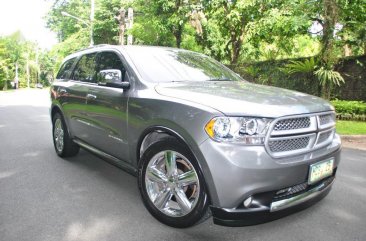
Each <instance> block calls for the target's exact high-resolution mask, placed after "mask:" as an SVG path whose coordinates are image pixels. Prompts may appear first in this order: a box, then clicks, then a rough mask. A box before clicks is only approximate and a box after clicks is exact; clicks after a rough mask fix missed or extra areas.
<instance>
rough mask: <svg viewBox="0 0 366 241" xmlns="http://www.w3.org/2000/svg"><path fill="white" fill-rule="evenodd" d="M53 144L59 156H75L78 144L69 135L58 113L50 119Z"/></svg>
mask: <svg viewBox="0 0 366 241" xmlns="http://www.w3.org/2000/svg"><path fill="white" fill-rule="evenodd" d="M52 123H53V125H52V126H53V132H52V134H53V144H54V146H55V151H56V153H57V155H59V156H60V157H71V156H75V155H76V154H78V152H79V146H78V145H77V144H76V143H74V142H73V141H72V139H71V138H70V136H69V133H68V130H67V126H66V124H65V121H64V119H63V117H62V116H61V114H60V113H56V114H55V115H54V116H53V119H52Z"/></svg>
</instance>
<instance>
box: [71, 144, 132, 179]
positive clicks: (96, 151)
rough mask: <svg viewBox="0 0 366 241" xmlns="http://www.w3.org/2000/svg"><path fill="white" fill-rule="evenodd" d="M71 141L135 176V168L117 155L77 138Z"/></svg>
mask: <svg viewBox="0 0 366 241" xmlns="http://www.w3.org/2000/svg"><path fill="white" fill-rule="evenodd" d="M73 141H74V142H75V143H76V144H78V145H79V146H80V147H82V148H84V149H86V150H87V151H90V152H92V153H94V154H96V155H98V156H99V157H101V158H102V159H103V160H105V161H107V162H108V163H110V164H112V165H114V166H116V167H119V168H121V169H123V170H125V171H126V172H128V173H130V174H131V175H133V176H137V168H136V167H134V166H132V165H131V164H128V163H126V162H124V161H122V160H120V159H118V158H117V157H114V156H112V155H109V154H108V153H105V152H103V151H101V150H99V149H97V148H95V147H93V146H91V145H89V144H87V143H85V142H83V141H81V140H79V139H74V140H73Z"/></svg>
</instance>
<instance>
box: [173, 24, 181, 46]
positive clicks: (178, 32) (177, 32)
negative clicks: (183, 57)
mask: <svg viewBox="0 0 366 241" xmlns="http://www.w3.org/2000/svg"><path fill="white" fill-rule="evenodd" d="M182 33H183V26H182V25H180V24H179V23H178V28H177V29H176V30H175V31H174V32H173V34H174V37H175V44H176V45H177V48H180V45H181V43H182Z"/></svg>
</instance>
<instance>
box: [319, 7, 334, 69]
mask: <svg viewBox="0 0 366 241" xmlns="http://www.w3.org/2000/svg"><path fill="white" fill-rule="evenodd" d="M323 8H324V13H323V15H324V21H323V37H322V41H321V42H322V50H321V52H320V56H321V62H322V65H323V66H324V67H325V68H326V69H331V68H333V64H334V58H335V56H334V53H333V45H334V36H333V35H334V28H335V25H336V23H337V12H338V8H337V3H336V1H335V0H323Z"/></svg>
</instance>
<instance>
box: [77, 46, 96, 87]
mask: <svg viewBox="0 0 366 241" xmlns="http://www.w3.org/2000/svg"><path fill="white" fill-rule="evenodd" d="M95 56H96V53H92V54H86V55H84V56H82V57H81V59H80V60H79V62H78V63H77V65H76V67H75V70H74V74H73V80H79V81H83V82H90V83H96V75H97V74H96V71H95Z"/></svg>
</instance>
